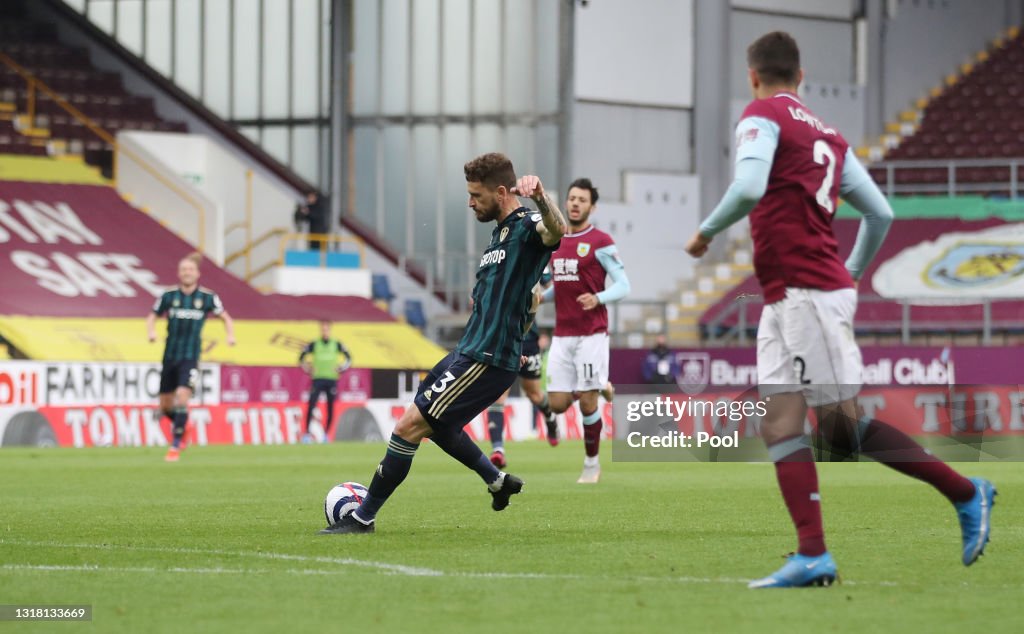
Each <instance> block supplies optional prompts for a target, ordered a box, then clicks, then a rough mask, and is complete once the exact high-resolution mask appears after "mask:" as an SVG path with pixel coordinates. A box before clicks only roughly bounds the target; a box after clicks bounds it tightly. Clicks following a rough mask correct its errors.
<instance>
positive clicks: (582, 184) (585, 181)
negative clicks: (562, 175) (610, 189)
mask: <svg viewBox="0 0 1024 634" xmlns="http://www.w3.org/2000/svg"><path fill="white" fill-rule="evenodd" d="M573 187H575V188H576V189H586V190H587V191H589V192H590V204H591V205H596V204H597V188H596V187H594V184H593V183H591V182H590V179H589V178H577V179H576V180H574V181H573V182H571V183H569V189H567V190H565V197H566V198H568V197H569V191H570V190H571V189H572V188H573Z"/></svg>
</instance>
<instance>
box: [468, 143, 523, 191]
mask: <svg viewBox="0 0 1024 634" xmlns="http://www.w3.org/2000/svg"><path fill="white" fill-rule="evenodd" d="M462 171H464V172H465V173H466V182H467V183H472V182H477V183H482V184H483V185H484V186H485V187H487V188H488V189H491V190H494V189H497V188H498V187H506V188H507V189H512V188H513V187H515V186H516V170H515V168H514V167H512V161H511V160H510V159H509V158H508V157H507V156H505V155H504V154H501V153H500V152H491V153H489V154H484V155H481V156H478V157H476V158H475V159H473V160H472V161H470V162H468V163H466V164H465V165H464V166H463V168H462Z"/></svg>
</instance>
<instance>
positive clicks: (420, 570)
mask: <svg viewBox="0 0 1024 634" xmlns="http://www.w3.org/2000/svg"><path fill="white" fill-rule="evenodd" d="M0 544H11V545H19V546H44V547H50V548H69V549H74V548H88V549H96V550H110V551H138V552H157V553H173V554H193V555H214V556H221V557H254V558H258V559H271V560H279V561H297V562H310V563H320V564H333V565H341V566H353V567H358V568H369V569H372V570H378V571H380V572H382V573H385V574H395V575H404V576H409V577H463V578H470V579H536V580H547V581H552V580H557V581H566V580H587V579H590V580H603V581H627V582H642V583H682V584H727V585H737V584H743V585H745V584H746V583H748V582H749V581H750V579H739V578H730V577H690V576H679V577H651V576H637V577H615V576H609V575H581V574H569V573H546V572H473V571H444V570H437V569H434V568H424V567H418V566H405V565H402V564H392V563H387V562H382V561H370V560H365V559H352V558H349V557H343V558H342V557H319V556H318V557H313V556H308V555H291V554H287V553H273V552H260V551H255V552H245V551H228V550H217V549H205V548H176V547H168V546H122V545H115V544H62V543H57V542H42V541H23V540H14V539H0ZM13 566H14V564H12V565H4V566H2V568H4V569H7V568H12V567H13ZM33 569H37V570H50V569H52V570H55V571H59V570H65V569H66V570H83V571H86V570H99V568H97V567H74V566H67V567H61V566H52V567H46V566H42V567H34V568H33ZM104 570H114V569H112V568H105V569H104ZM122 570H124V571H125V572H132V571H136V572H193V573H202V571H204V570H205V571H209V572H208V574H215V573H223V574H246V573H249V572H252V573H280V572H283V573H286V574H303V575H309V574H342V573H341V572H340V571H330V570H315V569H288V568H286V569H280V570H275V569H256V570H248V569H224V568H209V569H203V568H180V569H173V568H171V569H161V568H138V569H132V568H124V569H122ZM839 585H846V586H883V587H897V586H899V585H900V584H898V583H896V582H893V581H874V582H855V581H843V582H841V584H839Z"/></svg>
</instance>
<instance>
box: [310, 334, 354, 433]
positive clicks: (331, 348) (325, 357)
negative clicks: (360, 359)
mask: <svg viewBox="0 0 1024 634" xmlns="http://www.w3.org/2000/svg"><path fill="white" fill-rule="evenodd" d="M339 354H340V355H343V356H344V357H345V361H344V363H342V364H341V365H338V355H339ZM308 355H312V356H313V359H312V361H307V360H306V357H307V356H308ZM299 367H301V368H302V369H303V370H305V371H306V373H307V374H309V375H310V376H311V377H313V384H312V385H311V386H310V388H309V403H307V404H306V433H305V434H303V436H302V443H303V444H305V445H308V444H309V443H311V442H313V435H312V434H311V433H310V432H309V425H310V423H311V422H312V421H313V410H314V409H316V404H317V401H319V400H320V395H321V394H323V395H324V396H325V397H326V400H327V418H326V419H324V421H323V428H324V437H323V442H327V439H328V437H329V436H330V432H331V424H332V423H334V401H336V400H337V398H338V377H339V376H341V373H342V372H344V371H345V370H347V369H349V368H350V367H352V355H351V354H349V351H348V348H346V347H345V346H344V344H342V343H341V342H340V341H338V340H337V339H335V338H333V337H331V322H329V321H327V320H326V319H325V320H324V321H321V322H320V338H319V339H317V340H316V341H311V342H310V343H309V344H308V345H307V346H306V347H305V348H303V349H302V352H301V353H299Z"/></svg>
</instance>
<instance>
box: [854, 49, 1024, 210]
mask: <svg viewBox="0 0 1024 634" xmlns="http://www.w3.org/2000/svg"><path fill="white" fill-rule="evenodd" d="M964 70H966V71H967V72H965V74H963V75H962V76H960V77H958V78H956V81H952V80H951V81H949V82H947V86H946V87H945V88H944V90H942V91H941V92H938V94H937V95H936V96H934V97H932V98H931V99H929V100H927V102H925V103H924V110H923V114H922V115H921V117H920V121H919V123H918V125H917V127H916V129H915V130H914V132H913V134H911V135H908V136H906V137H904V138H903V139H901V140H900V142H899V145H898V146H896V147H895V148H893V149H891V150H890V151H889V152H888V153H887V154H886V155H885V160H887V161H901V160H905V161H935V160H945V159H954V160H964V159H1014V158H1024V87H1022V86H1021V83H1020V78H1021V76H1022V75H1024V37H1022V36H1021V34H1020V33H1017V34H1016V35H1015V36H1014V37H1012V38H1009V39H1006V40H1002V39H1000V40H997V41H996V42H995V43H994V46H993V48H992V49H991V50H990V51H987V52H985V53H981V54H979V61H978V62H977V63H976V64H973V65H969V66H968V67H965V69H964ZM1017 170H1018V172H1017V174H1016V178H1017V181H1018V183H1019V182H1020V180H1021V178H1022V177H1024V166H1018V167H1017ZM872 175H873V176H874V178H875V179H876V180H877V181H878V182H879V183H884V182H885V180H886V173H885V169H884V168H874V169H872ZM949 176H950V174H949V170H948V169H946V168H906V169H900V170H899V171H897V173H896V175H895V184H897V185H913V184H920V185H942V184H946V183H947V182H948V181H949ZM1011 178H1012V175H1011V174H1010V167H1009V166H1007V165H1003V166H993V165H981V166H969V165H968V166H964V167H958V168H957V169H956V172H955V181H956V182H957V183H962V184H969V185H974V186H975V187H973V190H974V191H977V192H981V193H994V194H1008V193H1009V189H1008V183H1009V182H1010V180H1011ZM925 191H927V190H926V189H923V190H922V192H925Z"/></svg>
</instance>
